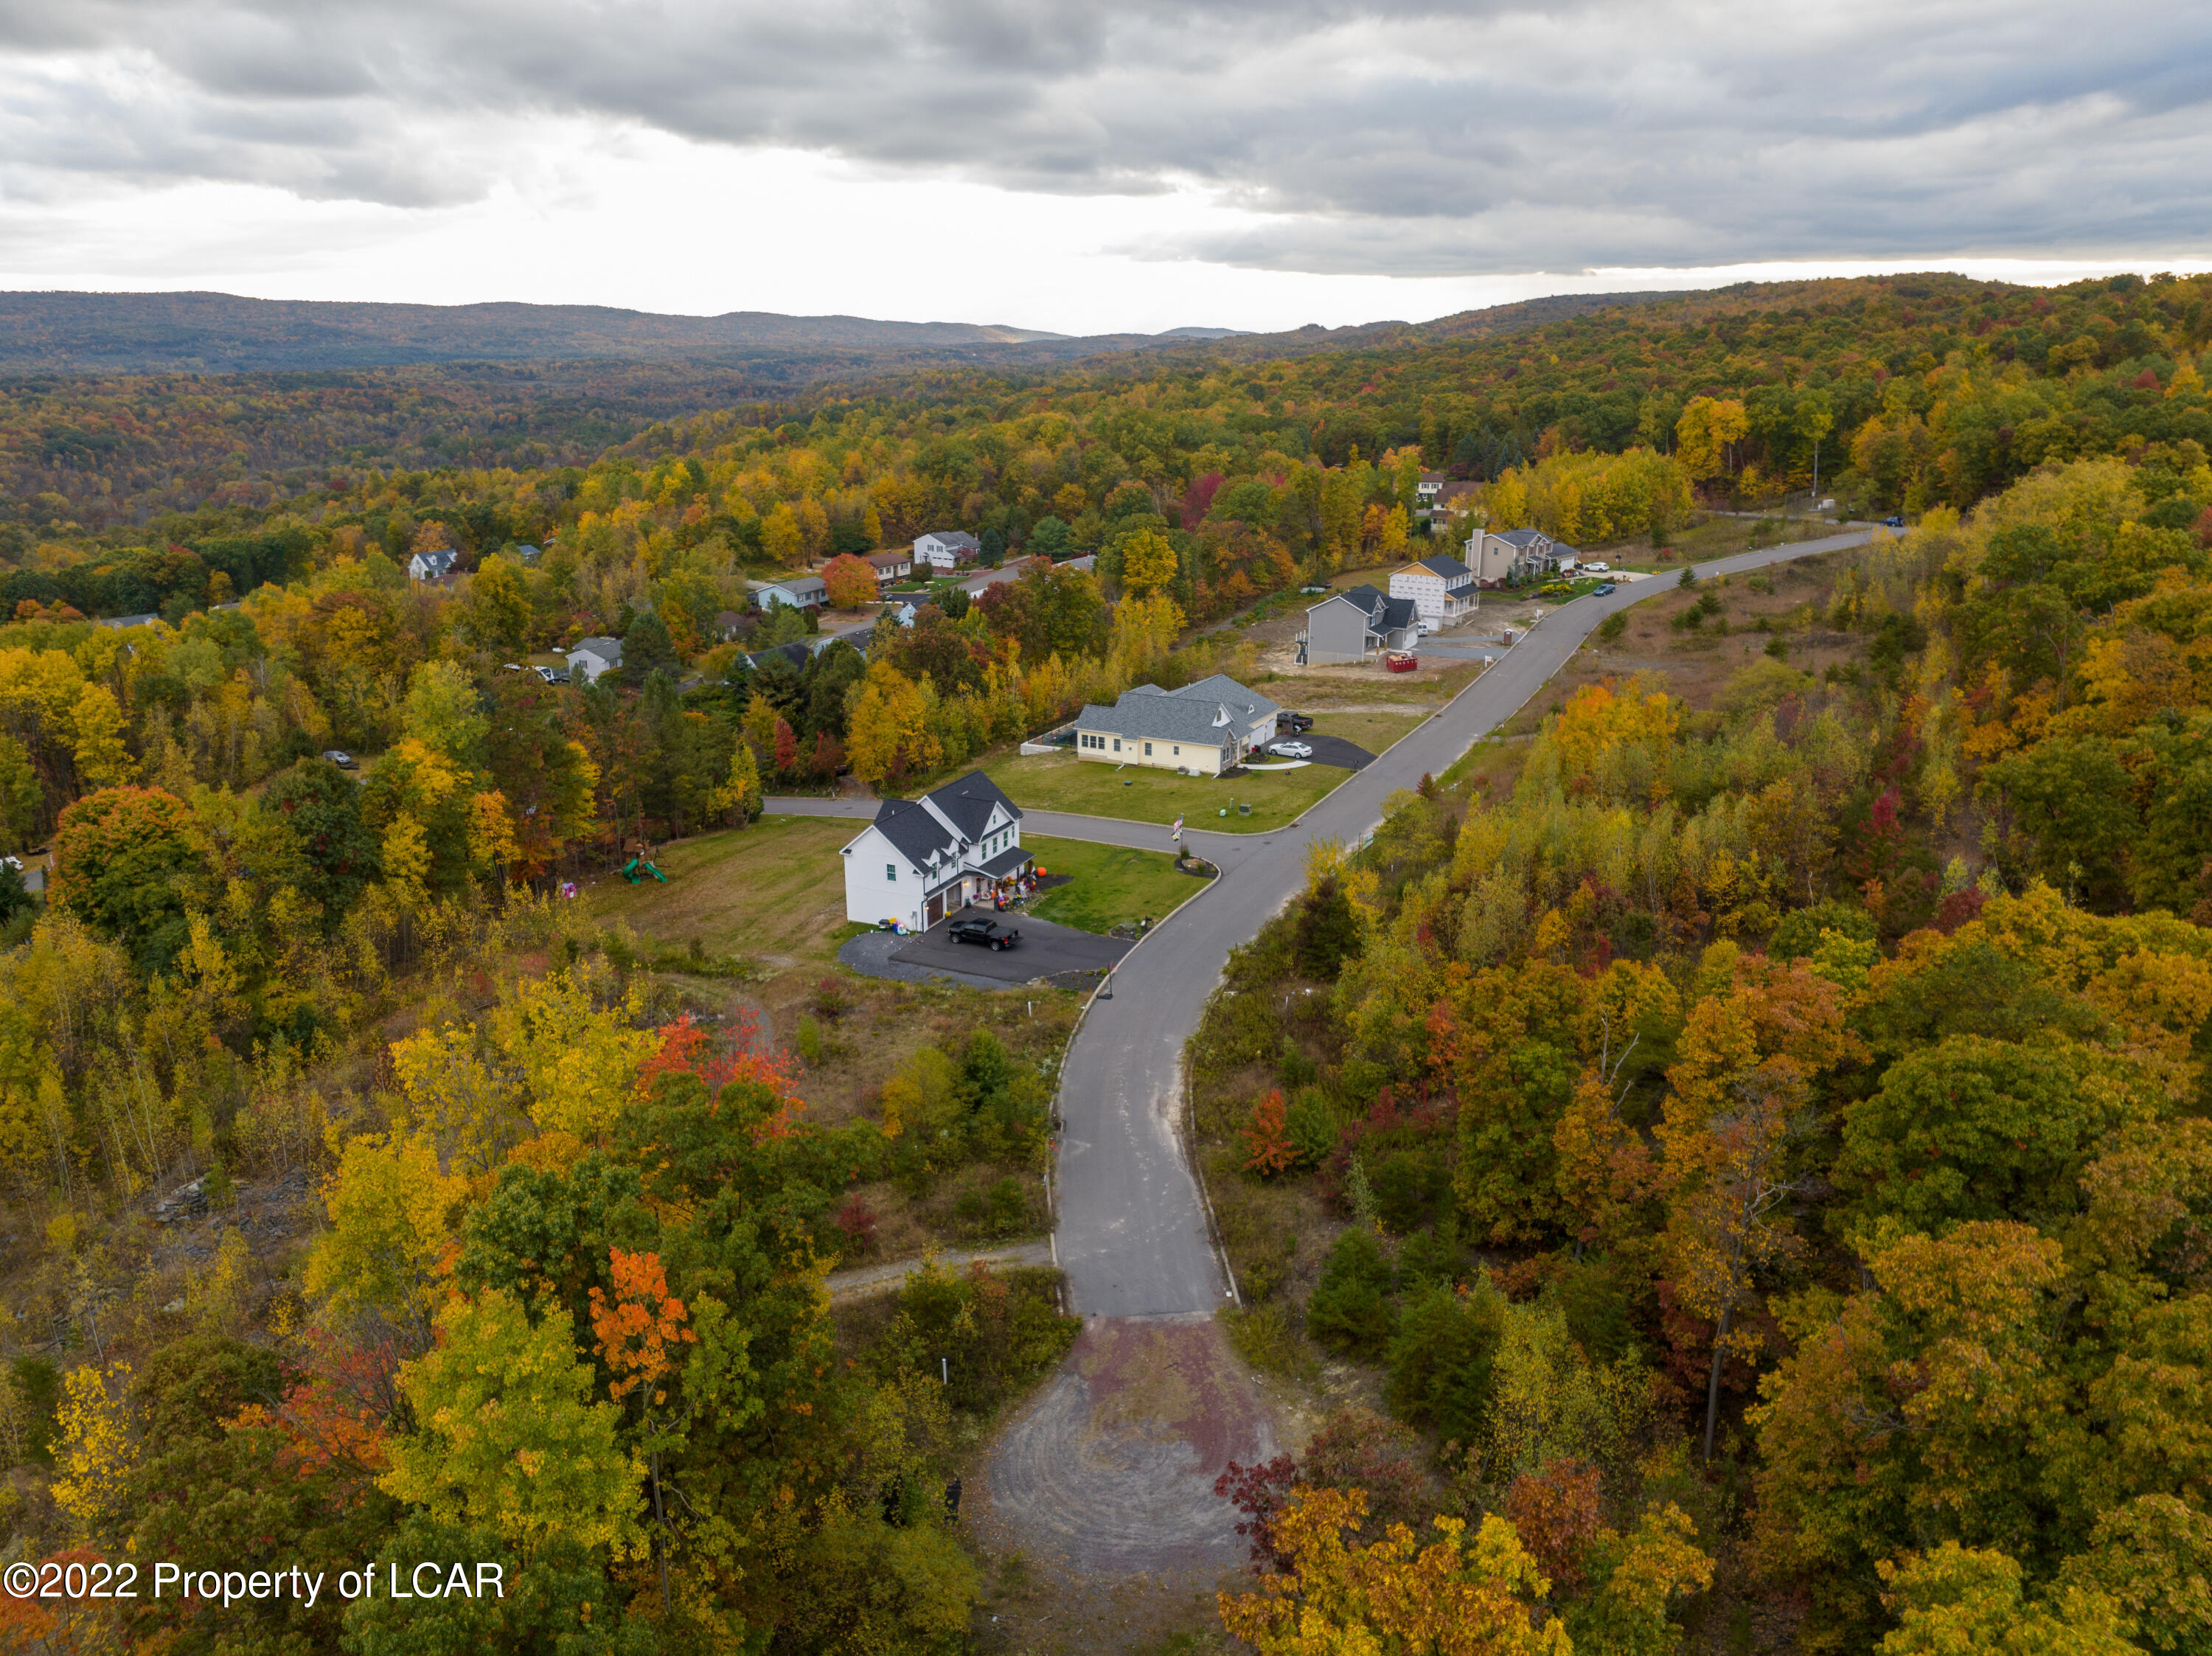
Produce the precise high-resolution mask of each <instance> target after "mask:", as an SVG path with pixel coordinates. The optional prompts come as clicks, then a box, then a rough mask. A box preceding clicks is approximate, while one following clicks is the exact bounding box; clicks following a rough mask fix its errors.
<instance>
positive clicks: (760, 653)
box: [745, 644, 813, 671]
mask: <svg viewBox="0 0 2212 1656" xmlns="http://www.w3.org/2000/svg"><path fill="white" fill-rule="evenodd" d="M812 653H813V652H812V651H811V650H809V649H808V648H807V647H806V646H805V645H804V644H778V645H775V646H772V647H771V648H769V649H766V650H756V651H754V652H752V653H751V654H750V655H749V656H747V657H746V658H745V665H746V666H748V667H750V668H752V669H753V670H755V671H758V670H760V669H761V668H763V667H764V666H766V665H767V664H769V662H770V661H771V660H773V659H774V658H776V657H777V656H781V657H782V658H784V659H785V660H786V661H787V662H789V663H790V664H792V665H793V666H794V667H804V666H805V664H806V658H807V657H808V656H810V655H811V654H812Z"/></svg>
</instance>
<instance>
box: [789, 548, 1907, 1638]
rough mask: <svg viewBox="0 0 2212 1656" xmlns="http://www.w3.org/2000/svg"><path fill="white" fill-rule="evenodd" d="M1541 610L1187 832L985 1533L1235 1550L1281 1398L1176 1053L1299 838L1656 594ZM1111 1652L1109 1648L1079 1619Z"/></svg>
mask: <svg viewBox="0 0 2212 1656" xmlns="http://www.w3.org/2000/svg"><path fill="white" fill-rule="evenodd" d="M1866 538H1867V531H1851V532H1848V533H1844V534H1838V535H1834V536H1831V537H1827V538H1826V539H1825V540H1820V541H1810V542H1807V543H1804V544H1802V545H1799V546H1793V547H1787V548H1777V549H1771V550H1769V551H1765V552H1753V553H1747V554H1744V555H1741V556H1738V557H1734V558H1726V559H1722V560H1719V561H1715V562H1711V563H1707V564H1703V565H1700V566H1699V567H1698V573H1699V576H1700V577H1701V578H1703V577H1705V576H1710V575H1719V574H1725V573H1734V572H1735V571H1738V570H1746V569H1755V568H1758V567H1759V566H1761V565H1763V564H1769V563H1775V562H1778V561H1783V560H1784V559H1789V558H1800V557H1805V556H1808V555H1813V554H1815V553H1820V552H1826V551H1832V550H1835V549H1839V548H1843V547H1847V546H1855V545H1857V544H1858V543H1861V542H1863V541H1864V540H1865V539H1866ZM1662 585H1663V581H1662V580H1658V579H1653V580H1644V581H1638V582H1632V583H1625V584H1623V585H1622V586H1621V587H1620V590H1619V591H1616V592H1614V593H1613V595H1612V596H1611V597H1605V598H1599V597H1583V598H1578V599H1577V600H1576V601H1575V602H1573V603H1572V604H1565V605H1564V606H1562V607H1561V608H1559V609H1558V610H1553V611H1552V612H1551V613H1550V614H1549V615H1547V616H1545V617H1544V618H1543V621H1542V622H1541V624H1540V625H1538V626H1536V627H1535V628H1532V629H1531V630H1530V631H1529V632H1528V634H1525V635H1524V636H1523V637H1522V640H1521V641H1520V642H1519V643H1517V644H1516V645H1515V646H1513V647H1512V648H1511V649H1510V650H1509V651H1507V652H1505V653H1504V656H1503V658H1501V659H1500V660H1499V661H1498V663H1497V664H1496V665H1494V666H1492V667H1491V668H1490V669H1489V670H1486V672H1484V673H1483V675H1482V676H1480V678H1478V679H1476V680H1475V681H1474V682H1473V683H1472V684H1470V685H1468V688H1466V689H1464V690H1462V692H1461V693H1460V694H1459V695H1457V696H1456V697H1455V698H1454V699H1453V701H1451V702H1450V703H1449V705H1448V706H1447V707H1444V708H1443V711H1441V712H1440V713H1437V714H1436V715H1435V716H1434V717H1433V718H1431V719H1429V720H1428V721H1427V722H1426V723H1425V724H1424V725H1421V726H1419V728H1418V729H1416V730H1414V731H1412V732H1411V733H1409V734H1408V735H1407V736H1405V737H1402V738H1401V739H1400V740H1399V741H1398V742H1397V743H1395V745H1393V746H1392V747H1390V748H1389V749H1387V750H1386V751H1385V752H1384V753H1383V755H1381V756H1380V757H1379V758H1377V759H1376V761H1374V762H1373V763H1372V764H1370V765H1369V766H1367V767H1365V768H1364V769H1363V770H1361V771H1359V772H1358V773H1355V774H1353V775H1352V777H1350V778H1349V779H1346V781H1345V782H1344V783H1342V784H1341V785H1340V786H1339V787H1338V788H1337V790H1336V791H1335V792H1334V793H1332V794H1330V795H1329V796H1328V798H1326V799H1323V800H1322V801H1321V802H1320V803H1318V804H1316V805H1315V806H1314V807H1313V809H1312V810H1309V811H1308V812H1307V813H1306V814H1305V816H1304V818H1303V819H1302V820H1301V821H1299V822H1296V823H1293V824H1291V826H1290V827H1289V828H1279V829H1275V830H1273V831H1271V832H1269V833H1267V834H1211V833H1204V832H1199V833H1193V834H1188V835H1187V836H1186V837H1187V839H1188V841H1189V843H1190V844H1191V845H1192V846H1193V847H1194V849H1196V850H1197V851H1198V852H1200V855H1202V856H1205V857H1206V858H1210V859H1212V861H1213V862H1214V863H1215V864H1218V866H1219V868H1220V870H1221V877H1219V878H1218V879H1217V880H1215V881H1213V882H1212V883H1210V884H1209V885H1208V886H1207V887H1206V889H1205V890H1204V891H1202V892H1200V894H1199V895H1197V896H1195V897H1194V898H1192V899H1191V900H1190V901H1188V902H1186V903H1185V904H1183V905H1182V907H1180V908H1178V909H1176V911H1175V913H1172V914H1171V915H1170V916H1169V917H1168V918H1167V919H1164V920H1163V921H1162V922H1161V923H1160V925H1158V926H1157V927H1155V928H1154V929H1153V930H1152V932H1150V933H1149V934H1148V935H1147V936H1146V937H1144V938H1143V939H1142V940H1141V941H1140V942H1139V943H1138V945H1137V947H1136V948H1135V949H1133V950H1131V952H1130V953H1129V954H1128V955H1127V956H1126V957H1125V958H1124V959H1123V961H1122V963H1121V968H1120V969H1119V970H1118V971H1117V972H1116V973H1115V976H1114V979H1113V983H1112V990H1113V992H1112V993H1111V994H1110V995H1108V994H1103V993H1102V994H1100V995H1097V996H1095V997H1094V998H1092V1000H1091V1004H1090V1006H1089V1008H1088V1010H1086V1012H1085V1016H1084V1020H1083V1022H1082V1023H1081V1024H1080V1026H1079V1028H1078V1029H1077V1032H1076V1035H1075V1039H1074V1040H1073V1042H1072V1043H1071V1045H1070V1046H1069V1050H1068V1057H1067V1064H1066V1069H1065V1071H1063V1073H1062V1075H1061V1078H1060V1118H1061V1121H1062V1124H1063V1125H1062V1128H1061V1136H1060V1176H1059V1180H1058V1197H1059V1200H1058V1204H1057V1209H1058V1212H1057V1228H1056V1229H1055V1231H1054V1237H1053V1244H1054V1259H1055V1260H1056V1261H1057V1262H1058V1264H1059V1265H1060V1268H1061V1269H1062V1270H1063V1271H1065V1272H1066V1277H1067V1286H1068V1294H1069V1299H1070V1301H1071V1303H1072V1306H1073V1309H1075V1310H1076V1311H1078V1312H1079V1313H1081V1314H1082V1316H1083V1318H1084V1330H1083V1333H1082V1335H1081V1337H1080V1338H1079V1340H1078V1341H1077V1344H1076V1345H1075V1348H1074V1350H1073V1351H1071V1352H1070V1353H1069V1355H1068V1359H1067V1361H1066V1362H1065V1363H1063V1364H1062V1365H1061V1366H1060V1369H1059V1370H1058V1371H1057V1372H1056V1373H1055V1374H1054V1375H1053V1376H1052V1377H1051V1378H1050V1379H1049V1380H1047V1381H1046V1382H1045V1383H1044V1384H1043V1385H1042V1386H1040V1387H1039V1388H1038V1390H1037V1392H1036V1394H1035V1395H1034V1396H1033V1397H1031V1398H1030V1400H1029V1402H1028V1403H1027V1404H1024V1406H1023V1408H1022V1409H1021V1410H1020V1411H1018V1413H1017V1414H1016V1416H1014V1417H1013V1418H1012V1419H1011V1420H1010V1421H1009V1422H1007V1423H1006V1427H1005V1429H1003V1430H1002V1431H1001V1432H1000V1434H999V1435H998V1437H997V1438H996V1439H995V1440H994V1442H993V1444H992V1447H991V1448H990V1451H989V1455H988V1460H987V1465H985V1466H984V1467H983V1468H982V1469H981V1471H982V1476H981V1477H979V1478H978V1479H977V1480H976V1481H975V1489H974V1490H973V1493H974V1495H975V1502H974V1505H975V1509H976V1512H975V1517H976V1523H977V1526H978V1529H979V1531H981V1532H983V1533H986V1534H989V1535H994V1536H995V1537H997V1538H999V1539H1000V1541H1001V1542H1002V1543H1003V1544H1005V1545H1006V1546H1009V1547H1019V1548H1022V1549H1024V1550H1028V1551H1030V1552H1031V1553H1032V1555H1033V1556H1040V1557H1056V1558H1057V1559H1058V1560H1059V1561H1060V1562H1061V1563H1062V1564H1064V1565H1066V1566H1067V1567H1069V1568H1073V1570H1074V1571H1075V1572H1077V1574H1078V1577H1079V1578H1081V1579H1089V1580H1110V1581H1117V1582H1118V1581H1122V1580H1127V1578H1128V1577H1130V1576H1132V1575H1146V1574H1149V1575H1152V1576H1153V1577H1154V1578H1155V1579H1156V1580H1161V1581H1174V1580H1180V1581H1182V1583H1183V1584H1184V1585H1185V1586H1189V1587H1191V1588H1193V1589H1194V1590H1198V1589H1203V1588H1204V1587H1206V1586H1212V1585H1213V1584H1214V1583H1216V1582H1217V1581H1218V1580H1220V1579H1222V1574H1221V1573H1222V1572H1225V1571H1228V1570H1231V1569H1233V1568H1236V1567H1237V1565H1238V1564H1239V1563H1240V1562H1241V1561H1242V1559H1243V1552H1244V1544H1243V1541H1242V1540H1240V1539H1239V1538H1238V1537H1237V1535H1236V1534H1235V1533H1234V1525H1235V1520H1236V1513H1234V1512H1233V1511H1232V1510H1231V1508H1230V1507H1229V1505H1228V1503H1227V1502H1225V1501H1222V1500H1220V1499H1219V1498H1218V1496H1216V1495H1214V1493H1213V1480H1214V1477H1215V1475H1216V1474H1217V1473H1218V1472H1219V1471H1221V1470H1222V1468H1223V1467H1224V1466H1225V1465H1226V1464H1227V1463H1228V1462H1229V1461H1230V1460H1231V1459H1235V1460H1238V1461H1241V1462H1245V1463H1249V1464H1257V1463H1259V1462H1261V1461H1264V1460H1266V1459H1267V1458H1268V1457H1269V1456H1271V1455H1273V1454H1274V1453H1276V1451H1277V1448H1278V1447H1279V1446H1278V1445H1277V1443H1276V1442H1275V1439H1274V1427H1273V1416H1272V1413H1271V1411H1270V1410H1268V1409H1267V1406H1266V1405H1265V1404H1264V1402H1263V1401H1262V1400H1261V1398H1260V1397H1259V1395H1258V1394H1257V1393H1256V1392H1255V1390H1254V1388H1253V1386H1252V1384H1251V1380H1250V1378H1249V1374H1247V1372H1246V1370H1245V1369H1244V1367H1243V1364H1242V1362H1240V1361H1239V1360H1238V1359H1237V1357H1236V1356H1234V1354H1233V1353H1232V1352H1231V1350H1229V1348H1228V1344H1227V1342H1226V1341H1225V1338H1223V1336H1222V1333H1221V1331H1220V1329H1219V1327H1218V1325H1216V1324H1215V1323H1214V1321H1213V1319H1212V1314H1211V1313H1212V1312H1214V1311H1215V1310H1216V1309H1217V1308H1218V1307H1219V1306H1220V1304H1221V1302H1222V1301H1225V1300H1227V1299H1230V1298H1231V1297H1232V1296H1233V1294H1234V1289H1233V1287H1232V1286H1231V1281H1230V1277H1229V1274H1228V1272H1227V1271H1226V1270H1225V1269H1224V1266H1223V1263H1222V1261H1221V1260H1220V1259H1219V1258H1218V1255H1217V1254H1216V1253H1215V1251H1214V1248H1213V1247H1212V1242H1211V1240H1209V1226H1208V1224H1207V1222H1206V1205H1205V1202H1204V1199H1203V1198H1202V1197H1201V1196H1200V1191H1199V1186H1198V1182H1197V1180H1196V1179H1195V1177H1194V1174H1193V1173H1192V1169H1191V1164H1190V1162H1189V1161H1188V1159H1187V1158H1186V1156H1185V1155H1184V1151H1183V1144H1182V1133H1181V1119H1182V1055H1183V1051H1184V1048H1185V1047H1186V1046H1187V1045H1188V1042H1189V1040H1190V1038H1191V1036H1192V1035H1193V1034H1195V1033H1196V1032H1197V1028H1198V1023H1199V1018H1200V1014H1201V1013H1202V1012H1203V1011H1204V1010H1205V1006H1206V998H1207V997H1208V996H1209V995H1211V994H1212V992H1213V987H1214V985H1215V984H1216V983H1217V982H1218V981H1219V980H1220V976H1221V972H1222V968H1223V967H1224V966H1225V964H1226V963H1227V960H1228V955H1229V950H1230V949H1231V947H1232V946H1233V945H1234V944H1236V943H1241V942H1243V940H1245V939H1246V938H1248V937H1252V936H1253V935H1254V934H1255V932H1257V931H1259V930H1260V928H1261V926H1263V925H1266V924H1267V921H1268V920H1269V919H1271V918H1272V917H1273V915H1274V914H1275V913H1276V912H1277V911H1278V910H1279V909H1280V908H1281V907H1283V905H1284V904H1285V903H1286V902H1288V901H1290V900H1291V898H1292V897H1294V896H1295V895H1297V892H1298V890H1299V889H1300V888H1301V887H1302V886H1303V884H1304V877H1305V866H1304V854H1305V848H1306V846H1307V845H1308V843H1309V842H1310V841H1311V840H1314V839H1316V838H1318V837H1322V836H1326V837H1328V838H1333V839H1337V840H1345V841H1354V840H1358V839H1359V838H1360V836H1362V835H1363V834H1365V833H1366V832H1367V831H1368V830H1369V829H1370V828H1373V827H1375V826H1376V824H1377V823H1378V822H1381V820H1382V817H1383V803H1384V801H1385V800H1387V799H1388V798H1389V796H1390V795H1391V794H1392V793H1393V792H1395V791H1397V790H1399V789H1401V788H1411V787H1413V786H1414V785H1415V784H1417V783H1418V782H1419V780H1420V778H1421V775H1422V773H1424V772H1428V773H1437V772H1441V771H1443V769H1445V768H1446V767H1448V766H1449V765H1450V764H1451V763H1452V761H1454V760H1455V759H1457V758H1458V757H1459V756H1460V755H1462V754H1463V753H1465V752H1466V751H1467V749H1468V748H1469V747H1470V746H1471V745H1473V744H1474V743H1475V742H1476V741H1478V740H1480V738H1481V737H1484V736H1486V735H1488V734H1489V733H1490V732H1491V731H1492V730H1494V729H1496V728H1497V727H1498V725H1502V724H1504V722H1505V721H1506V720H1507V719H1510V718H1511V717H1512V716H1513V715H1514V714H1515V713H1517V712H1519V711H1520V709H1521V707H1522V705H1523V704H1525V703H1526V702H1527V701H1528V699H1529V698H1530V697H1531V696H1534V695H1536V693H1537V692H1538V691H1540V690H1541V689H1542V688H1544V686H1545V684H1546V683H1547V682H1549V681H1550V679H1551V677H1552V676H1553V674H1554V673H1556V672H1557V671H1558V670H1559V669H1560V668H1561V667H1562V666H1564V665H1565V664H1566V663H1567V661H1568V660H1569V658H1571V657H1572V656H1573V654H1574V652H1576V651H1577V649H1579V648H1580V647H1581V646H1582V643H1583V640H1584V639H1585V638H1586V637H1587V636H1588V635H1589V632H1590V630H1591V628H1594V627H1595V626H1596V625H1597V624H1598V622H1601V621H1602V620H1603V619H1604V618H1605V617H1606V616H1607V615H1609V614H1611V613H1612V612H1613V611H1614V610H1623V609H1626V608H1627V607H1628V606H1629V605H1631V604H1634V603H1636V602H1637V601H1638V599H1639V598H1641V597H1648V596H1650V595H1651V594H1652V593H1653V592H1654V591H1657V590H1661V589H1662ZM769 809H770V810H776V811H781V812H785V813H787V814H791V815H807V816H849V817H863V818H864V817H868V816H873V815H874V813H875V809H876V807H875V804H874V802H873V801H872V800H842V799H835V800H825V799H807V800H799V799H776V800H770V801H769ZM1023 826H1024V828H1026V829H1027V830H1028V831H1029V832H1030V833H1033V834H1054V835H1059V836H1061V837H1063V838H1066V839H1076V840H1097V841H1101V842H1103V843H1105V844H1109V845H1123V846H1150V847H1158V848H1159V849H1163V850H1164V849H1166V848H1167V843H1168V840H1167V830H1166V828H1164V826H1154V825H1152V824H1149V823H1141V822H1120V821H1115V820H1112V819H1109V818H1102V817H1095V816H1067V815H1064V814H1062V813H1060V812H1056V811H1042V810H1033V811H1026V812H1024V816H1023ZM1091 1632H1092V1633H1094V1634H1096V1635H1097V1638H1096V1639H1094V1641H1093V1642H1094V1643H1097V1644H1098V1645H1099V1646H1100V1647H1103V1646H1104V1645H1105V1644H1106V1643H1108V1642H1115V1641H1112V1640H1109V1638H1108V1637H1107V1633H1106V1630H1105V1629H1103V1628H1100V1629H1091Z"/></svg>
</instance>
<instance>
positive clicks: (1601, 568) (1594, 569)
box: [1583, 563, 1613, 575]
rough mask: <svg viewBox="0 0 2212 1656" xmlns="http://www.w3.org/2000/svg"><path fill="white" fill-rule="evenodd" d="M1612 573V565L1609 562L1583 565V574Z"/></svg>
mask: <svg viewBox="0 0 2212 1656" xmlns="http://www.w3.org/2000/svg"><path fill="white" fill-rule="evenodd" d="M1583 573H1584V574H1585V575H1610V574H1611V573H1613V566H1612V565H1611V564H1609V563H1586V564H1584V565H1583Z"/></svg>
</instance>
